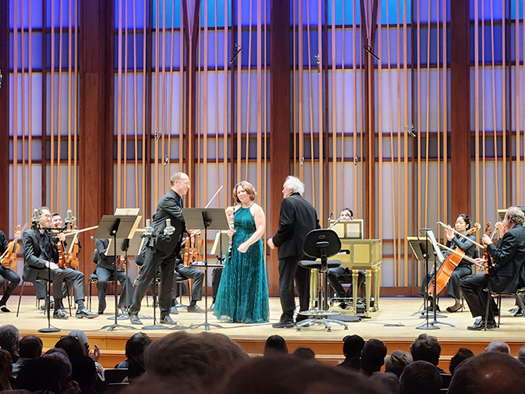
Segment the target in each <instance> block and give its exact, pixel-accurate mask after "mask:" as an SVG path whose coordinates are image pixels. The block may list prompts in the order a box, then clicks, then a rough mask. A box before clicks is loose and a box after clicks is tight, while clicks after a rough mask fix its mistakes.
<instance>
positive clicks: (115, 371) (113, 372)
mask: <svg viewBox="0 0 525 394" xmlns="http://www.w3.org/2000/svg"><path fill="white" fill-rule="evenodd" d="M127 377H128V369H127V368H106V369H105V370H104V380H105V381H106V383H107V384H113V383H122V381H123V380H124V379H126V378H127Z"/></svg>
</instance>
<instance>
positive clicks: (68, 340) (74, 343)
mask: <svg viewBox="0 0 525 394" xmlns="http://www.w3.org/2000/svg"><path fill="white" fill-rule="evenodd" d="M55 347H56V348H58V349H63V350H64V351H65V352H66V353H67V356H68V357H69V360H70V361H71V364H74V363H75V361H76V360H80V359H82V358H83V357H85V356H86V348H85V347H84V345H82V344H81V343H80V341H79V340H78V338H76V337H74V336H71V335H67V336H65V337H62V338H60V339H59V341H58V342H57V343H56V344H55Z"/></svg>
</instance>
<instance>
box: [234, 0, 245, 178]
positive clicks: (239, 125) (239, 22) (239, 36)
mask: <svg viewBox="0 0 525 394" xmlns="http://www.w3.org/2000/svg"><path fill="white" fill-rule="evenodd" d="M237 9H238V11H237V26H238V27H237V45H238V46H239V45H240V46H241V47H242V1H241V0H237ZM243 50H245V48H244V47H243ZM239 57H240V59H238V60H237V84H236V92H235V94H236V100H235V101H236V104H237V105H236V111H235V112H236V117H237V119H236V123H237V125H236V126H237V127H236V133H237V138H236V144H237V169H236V180H235V182H236V183H237V182H239V181H240V180H241V177H242V175H241V174H242V173H241V158H242V157H241V143H242V139H241V135H242V106H241V99H242V96H241V93H242V74H241V70H242V68H241V65H242V53H239Z"/></svg>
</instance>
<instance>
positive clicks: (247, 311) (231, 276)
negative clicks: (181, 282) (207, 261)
mask: <svg viewBox="0 0 525 394" xmlns="http://www.w3.org/2000/svg"><path fill="white" fill-rule="evenodd" d="M233 218H234V221H233V223H234V228H235V234H234V235H233V239H232V249H231V253H230V255H229V257H228V258H227V259H226V261H225V263H224V270H223V272H222V275H221V281H220V284H219V290H218V292H217V297H216V299H215V308H214V314H215V316H216V317H217V318H218V319H219V320H221V321H228V322H235V323H262V322H267V321H268V318H269V314H270V312H269V305H268V302H269V301H268V279H267V275H266V265H265V263H264V249H263V244H262V241H261V240H258V241H257V242H256V243H254V244H253V245H251V246H250V247H249V248H248V250H247V251H246V253H241V252H239V251H238V250H237V248H238V247H239V245H240V244H242V243H243V242H244V241H246V240H247V239H248V238H250V237H251V235H252V234H253V233H254V232H255V221H254V219H253V216H252V214H251V212H250V208H242V207H241V208H239V209H238V210H237V211H235V213H234V216H233Z"/></svg>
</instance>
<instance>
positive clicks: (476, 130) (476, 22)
mask: <svg viewBox="0 0 525 394" xmlns="http://www.w3.org/2000/svg"><path fill="white" fill-rule="evenodd" d="M479 176H480V173H479V12H478V0H474V179H475V186H474V195H475V196H476V210H475V212H476V213H475V217H476V218H477V220H481V216H480V213H481V212H480V205H479V191H480V189H479ZM453 214H454V215H457V212H454V213H453Z"/></svg>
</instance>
